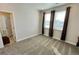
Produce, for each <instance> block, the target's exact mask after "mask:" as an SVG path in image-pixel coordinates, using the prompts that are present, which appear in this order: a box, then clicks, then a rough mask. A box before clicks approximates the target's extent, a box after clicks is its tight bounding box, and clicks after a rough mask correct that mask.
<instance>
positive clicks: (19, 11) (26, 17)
mask: <svg viewBox="0 0 79 59" xmlns="http://www.w3.org/2000/svg"><path fill="white" fill-rule="evenodd" d="M33 7H34V6H32V5H29V4H0V11H4V12H5V11H8V12H11V13H14V25H15V31H16V41H20V40H23V39H24V38H28V37H31V36H34V35H37V34H39V30H38V29H39V16H38V15H39V14H38V10H37V9H35V8H33Z"/></svg>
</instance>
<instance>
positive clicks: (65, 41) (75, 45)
mask: <svg viewBox="0 0 79 59" xmlns="http://www.w3.org/2000/svg"><path fill="white" fill-rule="evenodd" d="M65 42H66V43H69V44H72V45H75V46H76V44H75V43H74V42H70V41H65Z"/></svg>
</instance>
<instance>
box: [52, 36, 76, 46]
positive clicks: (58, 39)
mask: <svg viewBox="0 0 79 59" xmlns="http://www.w3.org/2000/svg"><path fill="white" fill-rule="evenodd" d="M53 38H54V39H57V40H60V39H59V38H57V37H53ZM65 42H66V43H69V44H72V45H75V46H76V44H75V43H74V42H70V41H65Z"/></svg>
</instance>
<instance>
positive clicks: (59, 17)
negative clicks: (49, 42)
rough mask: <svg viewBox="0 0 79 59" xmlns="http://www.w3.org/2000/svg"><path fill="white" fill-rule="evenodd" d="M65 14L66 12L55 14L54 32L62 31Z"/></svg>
mask: <svg viewBox="0 0 79 59" xmlns="http://www.w3.org/2000/svg"><path fill="white" fill-rule="evenodd" d="M65 13H66V11H59V12H56V13H55V21H54V29H56V30H62V29H63V24H64V19H65Z"/></svg>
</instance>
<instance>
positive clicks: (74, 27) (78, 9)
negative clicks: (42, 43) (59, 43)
mask: <svg viewBox="0 0 79 59" xmlns="http://www.w3.org/2000/svg"><path fill="white" fill-rule="evenodd" d="M68 6H71V12H70V17H69V24H68V29H67V36H66V42H68V43H70V44H73V45H76V43H77V41H78V36H79V4H68V5H63V6H59V7H54V8H51V9H48V10H45V11H46V12H50V10H53V9H55V10H63V9H66V7H68ZM45 32H46V33H45V35H47V36H48V34H47V33H48V29H45ZM60 34H61V31H58V30H54V38H56V39H60V37H61V35H60Z"/></svg>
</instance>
